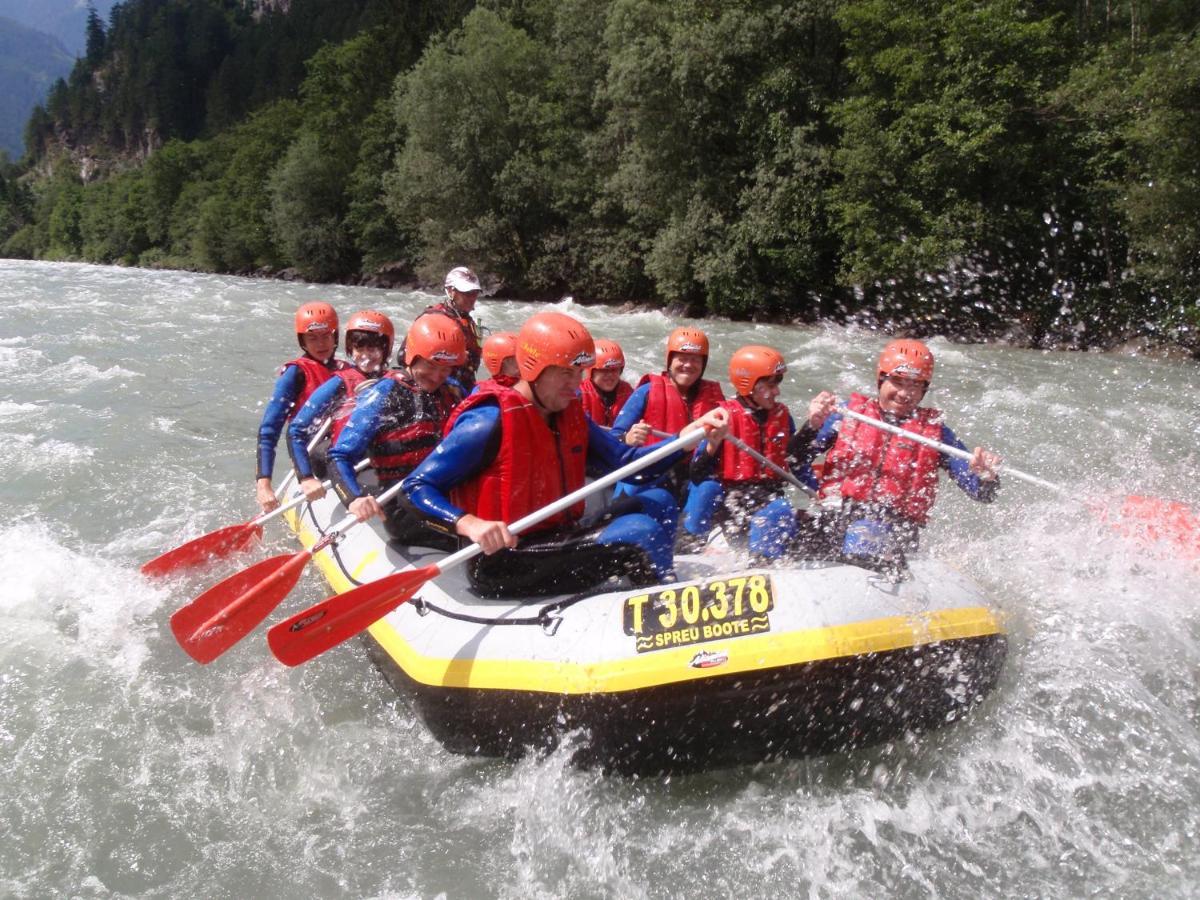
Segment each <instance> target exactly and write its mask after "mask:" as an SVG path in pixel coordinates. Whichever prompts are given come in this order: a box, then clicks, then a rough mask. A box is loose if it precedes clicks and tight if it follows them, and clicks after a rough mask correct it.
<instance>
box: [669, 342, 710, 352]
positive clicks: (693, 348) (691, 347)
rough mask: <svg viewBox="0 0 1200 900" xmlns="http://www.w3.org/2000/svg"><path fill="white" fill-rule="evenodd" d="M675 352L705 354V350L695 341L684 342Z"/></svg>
mask: <svg viewBox="0 0 1200 900" xmlns="http://www.w3.org/2000/svg"><path fill="white" fill-rule="evenodd" d="M675 352H676V353H703V352H704V348H703V347H701V346H700V345H699V344H697V343H694V342H693V341H684V342H683V343H681V344H680V345H679V349H678V350H676V351H675Z"/></svg>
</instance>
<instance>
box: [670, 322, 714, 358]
mask: <svg viewBox="0 0 1200 900" xmlns="http://www.w3.org/2000/svg"><path fill="white" fill-rule="evenodd" d="M672 353H699V354H700V355H701V356H703V357H704V358H705V359H706V360H707V359H708V335H707V334H705V333H704V332H703V331H701V330H700V329H699V328H676V329H675V330H674V331H672V332H671V336H670V337H668V338H667V365H668V366H669V365H670V364H671V354H672Z"/></svg>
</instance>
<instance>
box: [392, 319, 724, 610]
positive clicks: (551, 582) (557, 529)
mask: <svg viewBox="0 0 1200 900" xmlns="http://www.w3.org/2000/svg"><path fill="white" fill-rule="evenodd" d="M594 361H595V357H594V343H593V341H592V337H591V335H590V334H588V331H587V329H586V328H584V326H583V325H582V324H580V323H579V322H578V321H576V320H575V319H573V318H571V317H570V316H568V315H566V314H564V313H560V312H544V313H538V314H537V315H535V316H533V317H532V318H530V319H529V321H527V322H526V323H525V324H524V325H523V326H522V328H521V331H520V333H519V335H518V337H517V365H518V366H519V368H520V371H521V380H520V381H518V382H517V384H516V385H515V386H513V387H511V388H508V387H505V386H503V385H500V384H496V383H494V382H493V383H488V382H485V383H484V384H483V385H481V386H480V389H479V390H478V391H476V392H475V393H474V394H472V395H471V396H470V397H468V398H467V399H466V400H465V401H464V402H463V403H462V404H460V405H459V407H458V408H457V409H456V410H455V411H454V414H453V415H452V416H451V418H450V421H449V423H448V424H447V431H446V437H445V439H444V440H443V441H442V444H441V446H440V447H439V449H438V452H437V453H436V454H434V455H432V456H430V457H428V458H427V459H426V460H425V461H424V462H423V463H422V464H421V465H420V466H419V467H418V468H417V469H416V471H414V472H413V473H412V474H411V475H409V476H408V478H406V479H405V480H404V491H405V494H406V495H407V498H408V502H409V503H410V504H411V505H412V506H413V508H414V509H416V510H417V511H418V512H419V513H421V514H422V515H424V516H425V517H426V518H427V519H428V520H429V521H431V522H433V523H435V524H436V525H437V526H438V527H441V528H443V529H445V530H446V531H447V532H448V533H453V534H456V535H459V536H461V537H463V538H465V539H467V540H469V541H474V542H477V543H478V544H479V545H480V546H481V547H482V548H483V550H484V554H485V555H484V556H481V557H476V558H475V560H473V561H472V563H471V567H470V569H469V575H470V578H471V581H472V583H473V584H474V586H475V588H476V590H478V591H479V592H480V593H482V594H484V595H487V596H502V595H531V594H548V593H569V592H573V591H580V590H585V589H586V588H587V587H590V586H591V585H594V584H596V583H597V582H599V581H602V580H603V579H605V578H609V577H612V576H614V575H627V576H629V577H630V578H631V579H634V580H635V581H636V582H638V583H649V582H654V581H660V580H664V579H670V578H672V577H673V574H674V557H673V549H672V548H673V545H674V538H675V519H676V516H677V514H678V510H677V507H676V505H675V502H674V500H673V498H672V497H671V496H670V495H669V494H668V493H667V492H666V491H662V490H659V491H647V492H646V493H645V494H642V495H640V496H638V497H635V498H629V499H628V500H627V501H625V502H624V503H620V504H616V505H614V507H611V508H609V509H608V510H606V511H605V512H604V513H603V514H602V516H601V517H599V518H598V519H595V520H588V519H585V518H583V504H582V503H580V504H578V506H576V507H573V508H572V509H570V510H568V511H566V512H563V513H560V514H559V515H558V516H555V517H553V518H551V519H549V520H547V521H546V522H543V523H541V524H540V525H538V526H535V527H534V528H532V529H530V531H529V532H527V533H526V534H525V535H524V536H523V537H522V539H521V545H520V547H517V538H516V537H515V536H514V535H513V534H512V533H511V532H510V531H509V530H508V525H507V524H506V523H509V522H513V521H515V520H517V519H519V518H521V517H522V516H525V515H526V514H528V513H531V512H533V511H534V510H537V509H540V508H542V507H544V506H546V505H548V504H550V503H552V502H554V501H555V500H558V499H560V498H561V497H563V496H565V495H566V494H568V493H570V492H571V491H574V490H576V489H578V488H579V487H581V486H582V485H583V482H584V472H585V469H589V468H594V470H595V471H599V472H611V471H613V470H614V469H616V468H618V467H620V466H622V465H625V464H627V463H629V462H631V461H633V460H634V459H637V458H638V457H639V456H641V455H643V454H645V453H647V452H649V451H648V450H647V449H645V448H641V447H630V446H627V445H625V444H624V443H622V442H621V441H619V440H617V439H616V438H614V437H613V436H612V435H611V434H610V433H609V432H608V431H607V430H605V429H604V428H601V427H600V426H599V425H597V424H595V423H594V422H592V421H590V420H589V419H588V418H587V416H586V415H585V414H584V412H583V405H582V403H581V401H580V399H579V396H578V393H579V385H580V382H581V381H582V380H583V373H584V371H585V370H586V369H588V368H590V367H591V366H592V364H593V362H594ZM724 422H725V413H724V412H723V411H713V412H710V413H709V414H708V415H706V416H704V417H702V418H701V419H700V420H698V421H696V422H694V423H691V424H688V425H686V426H685V429H686V430H692V429H695V428H698V427H704V428H709V429H713V430H714V431H713V434H714V439H716V438H717V437H719V435H720V434H721V433H722V429H723V428H724ZM672 464H673V461H672V460H668V461H665V462H663V463H660V464H659V465H660V466H664V465H665V466H669V465H672ZM514 548H516V549H514Z"/></svg>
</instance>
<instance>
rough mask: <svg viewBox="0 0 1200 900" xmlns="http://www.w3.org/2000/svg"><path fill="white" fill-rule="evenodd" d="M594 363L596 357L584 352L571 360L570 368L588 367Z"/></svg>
mask: <svg viewBox="0 0 1200 900" xmlns="http://www.w3.org/2000/svg"><path fill="white" fill-rule="evenodd" d="M595 361H596V357H594V356H593V355H592V354H590V353H588V352H587V351H586V350H584V351H583V352H582V353H579V354H578V355H577V356H576V357H575V358H574V359H573V360H571V366H572V367H581V366H590V365H591V364H592V363H594V362H595Z"/></svg>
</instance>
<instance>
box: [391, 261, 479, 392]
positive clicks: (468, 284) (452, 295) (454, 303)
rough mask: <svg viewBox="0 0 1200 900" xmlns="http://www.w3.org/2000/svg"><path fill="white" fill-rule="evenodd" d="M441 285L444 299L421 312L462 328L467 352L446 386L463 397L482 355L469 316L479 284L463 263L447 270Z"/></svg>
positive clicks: (470, 387)
mask: <svg viewBox="0 0 1200 900" xmlns="http://www.w3.org/2000/svg"><path fill="white" fill-rule="evenodd" d="M442 286H443V288H444V289H445V291H446V299H445V300H443V301H442V302H440V303H435V304H433V306H428V307H426V308H425V310H424V312H422V313H421V315H422V316H427V315H438V316H445V317H446V318H448V319H450V321H452V322H453V323H454V324H455V325H456V326H457V327H458V328H459V329H460V330H461V331H462V334H463V341H464V342H465V345H466V348H467V351H466V352H467V355H466V357H465V358H464V359H463V362H462V363H461V364H460V365H457V366H455V367H454V371H453V372H451V373H450V387H453V388H455V389H457V391H458V394H459V397H465V396H466V395H467V394H469V393H471V391H472V390H474V389H475V373H476V372H478V371H479V361H480V359H482V357H483V346H482V344H481V343H480V339H481V334H482V333H481V331H480V329H479V323H478V322H476V321H475V319H474V318H472V317H471V313H472V312H473V311H474V309H475V304H476V303H477V302H478V301H479V295H480V294H481V293H483V287H482V286H481V285H480V283H479V279H478V278H477V277H476V275H475V273H474V272H472V271H471V270H470V269H468V268H467V267H466V266H456V267H454V268H453V269H451V270H450V271H449V272H447V273H446V278H445V280H444V281H443V282H442ZM400 352H401V353H403V352H404V346H403V345H401V346H400Z"/></svg>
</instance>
